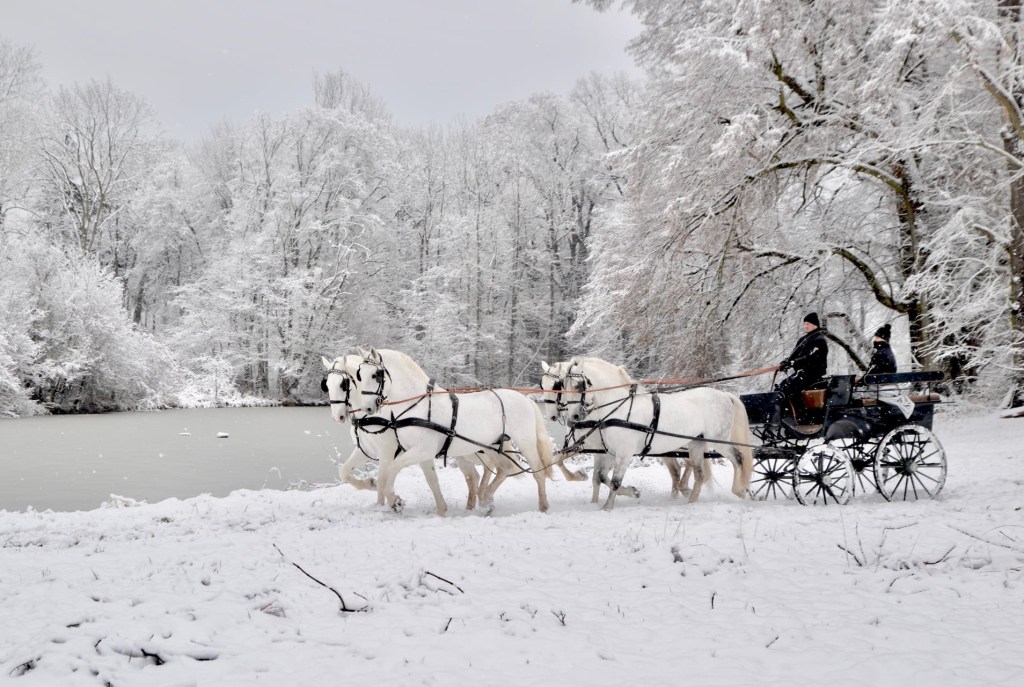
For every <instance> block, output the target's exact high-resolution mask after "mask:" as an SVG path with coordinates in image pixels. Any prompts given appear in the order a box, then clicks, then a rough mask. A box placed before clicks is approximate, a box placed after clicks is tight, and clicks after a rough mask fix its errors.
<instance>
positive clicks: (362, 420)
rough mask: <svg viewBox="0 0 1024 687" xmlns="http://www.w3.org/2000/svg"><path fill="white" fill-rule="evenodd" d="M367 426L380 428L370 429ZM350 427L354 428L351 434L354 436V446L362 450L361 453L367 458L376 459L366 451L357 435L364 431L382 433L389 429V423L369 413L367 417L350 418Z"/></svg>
mask: <svg viewBox="0 0 1024 687" xmlns="http://www.w3.org/2000/svg"><path fill="white" fill-rule="evenodd" d="M368 427H379V428H380V429H378V430H376V431H373V430H371V429H368ZM352 428H353V429H354V430H355V431H354V432H353V434H354V435H355V437H356V448H357V449H359V450H360V451H361V452H362V454H363V455H364V456H366V457H367V458H369V459H370V460H377V459H376V458H375V457H373V456H371V455H370V454H369V453H367V452H366V449H364V448H363V444H362V442H361V441H360V440H359V437H360V435H362V434H363V433H364V432H365V433H366V434H383V433H384V432H386V431H388V430H389V429H391V423H390V422H388V421H387V420H385V419H384V418H382V417H377V416H376V415H371V416H369V417H354V418H352Z"/></svg>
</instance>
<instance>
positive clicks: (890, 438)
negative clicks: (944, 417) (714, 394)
mask: <svg viewBox="0 0 1024 687" xmlns="http://www.w3.org/2000/svg"><path fill="white" fill-rule="evenodd" d="M942 378H943V375H942V373H941V372H904V373H893V374H884V375H868V376H866V377H864V378H863V379H860V380H858V379H857V377H856V376H854V375H835V376H832V377H829V378H827V379H826V380H824V381H823V382H822V383H820V384H819V385H817V388H812V389H810V390H808V391H805V392H803V399H802V400H803V403H802V404H801V405H800V406H799V407H794V406H793V405H790V404H788V403H786V402H785V401H784V398H783V396H782V394H781V393H778V392H769V393H760V394H746V395H743V396H741V397H740V398H741V400H742V401H743V405H744V407H745V408H746V409H747V415H748V421H749V422H750V426H751V432H752V434H753V435H754V436H755V437H756V438H758V439H759V440H760V442H761V446H759V447H758V448H756V449H755V451H754V463H755V465H754V479H753V480H752V482H751V487H750V490H751V493H752V494H753V495H754V496H755V497H756V498H793V497H795V498H797V499H798V500H800V501H801V502H802V503H846V502H847V501H848V500H849V499H850V497H852V496H853V495H854V494H855V493H857V492H858V491H859V492H868V491H878V492H879V493H881V494H882V495H883V496H884V497H885V498H886V499H887V500H910V499H917V498H934V497H935V496H936V495H937V494H938V493H939V491H941V489H942V486H943V484H944V483H945V476H946V459H945V452H944V451H943V449H942V446H941V444H939V442H938V439H936V438H935V436H934V434H932V432H931V429H932V421H933V418H934V413H935V406H936V405H937V404H939V403H941V402H942V400H941V397H940V396H939V395H938V394H937V393H935V392H934V391H933V390H932V385H933V384H934V383H935V382H938V381H941V380H942Z"/></svg>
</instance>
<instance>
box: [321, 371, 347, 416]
mask: <svg viewBox="0 0 1024 687" xmlns="http://www.w3.org/2000/svg"><path fill="white" fill-rule="evenodd" d="M330 375H341V387H340V388H341V390H342V391H344V392H345V398H338V399H335V398H330V399H328V400H329V401H330V404H331V405H335V404H338V403H340V404H343V405H344V406H345V407H346V408H351V407H352V404H351V403H350V402H349V400H350V399H351V396H352V383H351V377H349V374H348V372H346V371H345V370H339V369H337V368H336V367H332V368H331V369H330V370H328V371H327V374H325V375H324V378H323V379H321V380H320V389H321V391H323V392H324V393H325V394H330V389H328V388H327V378H328V377H329V376H330Z"/></svg>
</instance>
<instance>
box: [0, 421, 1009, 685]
mask: <svg viewBox="0 0 1024 687" xmlns="http://www.w3.org/2000/svg"><path fill="white" fill-rule="evenodd" d="M935 431H936V434H937V435H938V437H939V438H940V439H941V441H942V442H943V444H944V445H945V448H946V451H947V454H948V456H949V475H948V479H947V482H946V487H945V490H944V491H943V493H942V495H941V496H940V497H939V499H937V500H935V501H928V502H917V503H886V502H884V501H882V500H881V498H880V497H878V496H877V495H872V496H869V497H858V498H857V499H855V500H854V501H853V502H852V503H851V504H850V505H849V506H846V507H841V508H838V507H830V508H808V507H803V506H800V505H799V504H797V503H796V502H768V503H754V502H740V501H738V500H736V499H735V498H734V497H732V495H731V494H730V493H729V490H728V485H729V478H730V475H729V471H728V470H727V469H725V468H716V476H715V479H716V483H717V484H716V487H715V488H714V490H713V491H711V492H708V491H705V493H704V497H703V498H702V500H701V501H700V502H699V503H698V504H695V505H687V504H686V503H684V502H681V501H672V500H671V499H670V498H669V497H668V494H667V491H668V489H667V487H668V478H667V476H666V475H667V473H666V472H665V470H664V468H662V467H661V466H660V465H651V466H649V467H639V468H635V469H633V470H631V471H630V472H629V473H628V475H627V482H628V483H632V484H634V485H637V486H639V487H640V489H641V491H642V498H641V499H640V500H639V501H635V500H631V499H626V498H620V499H619V500H618V503H617V506H616V509H615V511H613V512H611V513H605V512H601V511H599V510H597V507H596V506H593V505H591V504H590V502H589V501H590V484H589V482H585V483H579V482H577V483H569V482H563V481H559V482H557V483H551V484H550V486H549V496H550V499H551V504H552V508H551V511H550V512H549V513H547V514H543V515H542V514H540V513H538V512H536V510H535V509H536V495H535V488H534V483H533V480H532V479H530V478H525V479H517V480H509V482H507V483H506V484H505V485H504V486H503V487H502V488H501V490H500V491H499V492H498V495H497V508H496V511H495V513H494V515H493V516H492V517H482V516H480V515H479V514H476V513H466V512H465V511H463V510H461V505H462V504H461V501H462V500H463V499H464V497H465V487H464V483H463V481H462V477H461V475H460V473H459V472H458V471H457V470H455V469H452V468H450V469H444V470H441V480H442V486H443V488H444V490H445V493H446V495H447V496H448V498H449V503H450V506H451V508H450V511H449V513H450V515H449V516H448V517H447V518H443V519H442V518H439V517H437V516H436V515H434V514H433V504H432V498H431V496H430V494H429V491H428V490H427V489H426V487H425V485H424V484H423V478H422V475H421V473H420V472H419V471H418V470H408V471H406V472H404V473H403V474H402V475H401V476H400V477H399V481H398V491H399V493H400V494H402V496H403V498H405V499H406V502H407V507H406V510H405V512H404V513H402V514H395V513H392V512H390V511H384V510H381V509H379V508H378V507H376V506H375V505H374V502H375V498H374V495H373V494H372V493H371V492H360V491H355V490H354V489H352V488H351V487H349V486H347V485H346V486H334V487H328V488H322V489H317V490H313V491H289V492H281V491H271V490H264V491H240V492H235V493H233V494H231V495H230V496H228V497H226V498H212V497H209V496H203V497H198V498H193V499H188V500H184V501H181V500H176V499H171V500H167V501H163V502H160V503H156V504H152V505H138V506H136V507H117V508H115V507H108V508H102V509H98V510H94V511H89V512H77V513H52V512H43V513H40V512H27V513H26V512H0V682H6V681H9V682H10V683H11V684H14V685H26V686H28V685H104V684H111V685H117V686H119V687H120V686H123V685H146V686H147V687H149V686H161V685H191V684H197V685H218V686H221V685H250V684H268V685H333V684H346V685H370V684H401V685H421V684H422V685H444V686H445V687H453V686H457V685H473V686H474V687H479V686H480V685H534V686H536V685H549V684H580V685H620V684H637V685H678V684H694V685H754V684H756V685H804V684H808V685H810V684H813V685H865V684H870V685H909V684H921V685H938V684H941V685H1011V684H1013V685H1017V684H1020V682H1019V681H1020V680H1021V676H1022V675H1024V651H1022V649H1021V642H1022V640H1024V517H1022V511H1021V507H1022V506H1024V420H1020V419H1000V418H998V417H996V416H995V414H991V415H988V414H986V415H977V414H975V415H970V416H965V417H956V416H950V415H940V416H939V417H938V418H937V419H936V427H935ZM113 505H115V502H114V501H112V502H111V506H113ZM121 505H124V504H123V502H122V503H121ZM128 505H131V504H128ZM300 568H301V569H300ZM314 578H315V579H314ZM324 585H326V586H324ZM328 587H331V588H333V590H334V591H332V589H329V588H328ZM335 591H336V592H337V593H338V594H340V597H341V598H342V599H343V600H344V603H345V604H346V606H347V607H348V608H356V609H360V610H361V611H363V612H354V613H349V612H342V611H340V610H339V608H340V603H339V597H338V596H337V595H336V594H335Z"/></svg>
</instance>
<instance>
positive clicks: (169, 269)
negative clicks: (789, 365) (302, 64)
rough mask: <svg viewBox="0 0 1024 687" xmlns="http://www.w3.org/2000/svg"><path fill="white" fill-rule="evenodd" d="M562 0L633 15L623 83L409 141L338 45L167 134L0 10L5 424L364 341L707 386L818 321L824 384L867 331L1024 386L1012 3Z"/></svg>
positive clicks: (468, 369) (147, 405)
mask: <svg viewBox="0 0 1024 687" xmlns="http://www.w3.org/2000/svg"><path fill="white" fill-rule="evenodd" d="M573 1H574V2H582V4H587V5H590V6H592V8H593V10H594V11H602V10H605V9H608V8H609V7H611V6H612V5H615V6H620V5H621V6H623V7H625V8H627V9H628V10H629V11H631V12H632V13H633V14H635V15H636V16H637V17H638V18H639V19H640V20H641V22H642V24H643V27H644V28H643V31H642V32H641V33H640V34H639V35H638V36H637V37H636V38H635V39H634V41H633V42H632V43H631V45H630V47H629V50H630V52H631V55H632V56H633V58H634V59H635V61H636V63H637V65H638V66H639V67H641V69H642V73H643V78H642V79H636V80H634V79H630V78H627V77H626V76H624V75H618V74H597V73H594V74H591V75H589V76H587V77H585V78H582V79H581V80H580V81H579V82H578V83H577V84H576V86H575V88H573V89H572V91H571V92H569V93H566V94H553V93H536V94H534V95H533V96H531V97H529V98H527V99H525V100H522V101H518V102H511V103H506V104H502V105H500V106H496V107H495V109H494V110H493V111H492V112H491V113H490V114H489V115H487V116H486V117H484V118H482V119H479V120H477V121H472V122H470V121H464V120H458V121H453V122H449V123H447V124H446V125H444V126H439V127H431V128H409V127H403V126H398V125H396V124H395V123H394V121H393V119H392V117H391V116H390V114H389V112H388V107H387V103H385V102H383V101H382V100H381V99H379V98H378V97H377V96H376V95H374V92H373V88H372V84H364V83H360V82H359V81H357V80H356V79H354V78H353V77H352V76H351V75H350V74H349V73H348V72H346V71H345V69H344V65H341V66H339V68H338V69H337V70H336V71H333V72H330V73H324V74H320V75H318V76H316V78H315V79H313V81H312V83H311V84H310V89H309V104H308V106H307V107H305V108H302V109H299V110H296V111H292V112H289V113H287V114H285V115H283V116H280V117H272V116H270V115H267V114H259V113H257V114H254V115H253V116H252V117H251V118H250V119H248V120H247V121H241V122H236V121H224V122H221V123H219V124H217V125H214V126H211V128H210V129H209V130H208V132H207V133H206V134H205V135H204V136H203V137H202V138H201V139H200V140H197V141H190V142H185V141H178V140H174V139H173V138H170V137H168V136H167V135H166V134H164V133H163V132H162V129H161V125H160V119H159V113H157V112H155V111H154V110H153V109H152V108H151V106H149V105H148V104H147V103H146V102H145V100H144V99H142V98H140V97H139V96H137V95H135V94H133V93H131V92H127V91H125V90H123V89H121V88H119V87H118V85H117V84H115V83H112V82H110V81H109V80H94V81H90V82H88V83H79V84H74V85H72V86H67V87H59V88H53V87H51V86H50V85H49V84H47V83H45V81H44V80H43V79H42V77H41V71H42V70H41V66H40V64H41V56H39V55H37V54H36V52H35V50H34V48H33V47H32V46H28V45H21V44H19V42H18V40H17V37H16V36H6V35H3V34H2V29H0V417H2V416H22V415H31V414H35V413H45V412H95V411H105V410H128V409H155V408H162V407H175V406H184V407H193V406H205V405H225V404H235V405H240V404H261V403H311V402H317V401H320V400H322V394H321V392H320V388H319V381H320V378H321V376H322V367H321V362H320V358H321V356H323V355H326V356H328V357H334V356H336V355H341V354H343V353H346V352H349V351H351V350H353V349H354V348H355V347H357V346H369V345H374V346H382V347H388V348H394V349H398V350H401V351H404V352H406V353H408V354H409V355H411V356H412V357H413V358H414V359H416V360H417V361H419V362H420V363H421V364H422V366H423V367H424V369H426V370H428V371H429V372H430V373H431V374H432V375H433V376H434V377H435V378H437V379H438V380H442V383H444V384H445V385H447V386H452V387H456V386H459V387H463V386H474V385H492V386H493V385H514V386H524V385H535V384H536V383H537V380H538V378H539V376H540V369H541V367H540V363H541V361H542V360H545V361H548V362H554V361H557V360H563V359H566V358H567V357H569V356H570V355H572V354H574V353H588V354H595V355H600V356H602V357H604V358H606V359H609V360H614V361H616V362H619V363H621V364H623V365H625V366H626V368H627V369H628V370H630V372H631V373H633V374H634V376H635V377H654V376H659V375H660V376H687V375H705V376H714V375H723V374H729V373H732V372H736V371H740V370H748V369H753V368H758V367H762V366H764V365H766V364H772V363H774V362H777V361H779V360H781V359H782V357H784V356H785V354H786V353H787V352H788V351H789V349H790V348H791V347H792V344H793V343H794V342H795V340H796V339H797V338H798V335H799V333H800V329H799V324H800V322H801V319H802V317H803V315H804V314H805V313H806V312H808V311H811V310H814V311H817V312H818V313H820V314H821V317H822V320H823V322H824V323H825V324H826V326H827V328H828V329H829V331H830V332H831V333H832V334H834V335H835V336H836V337H838V338H840V339H842V340H843V341H845V342H846V343H847V344H848V346H849V352H850V354H851V355H846V354H845V353H843V354H840V352H841V350H842V349H840V348H838V347H833V348H834V350H835V352H836V355H834V356H832V358H831V360H832V362H831V365H832V367H833V368H834V370H835V371H847V370H849V371H856V368H857V364H858V353H859V355H860V357H862V358H865V359H866V351H867V350H868V349H869V347H870V334H871V332H872V331H873V330H874V329H875V328H876V327H878V326H879V325H881V324H883V323H891V324H892V326H893V332H894V336H893V346H894V348H895V349H896V351H897V356H898V359H899V363H900V367H901V369H904V370H909V369H941V370H944V371H945V372H946V373H947V375H948V379H949V380H950V382H949V385H948V386H947V388H946V391H947V392H948V393H951V394H964V395H969V396H971V397H973V398H978V399H981V400H982V401H984V402H986V403H990V404H992V405H1021V404H1024V284H1022V277H1024V57H1022V48H1024V45H1022V39H1024V37H1022V22H1021V9H1020V6H1019V5H1018V4H1017V3H1016V2H1015V1H1011V0H929V1H928V2H922V1H920V0H909V1H908V0H901V1H900V2H895V1H891V0H886V1H883V0H870V1H867V0H866V1H864V2H848V0H614V1H613V0H588V1H586V2H583V1H582V0H573Z"/></svg>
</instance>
